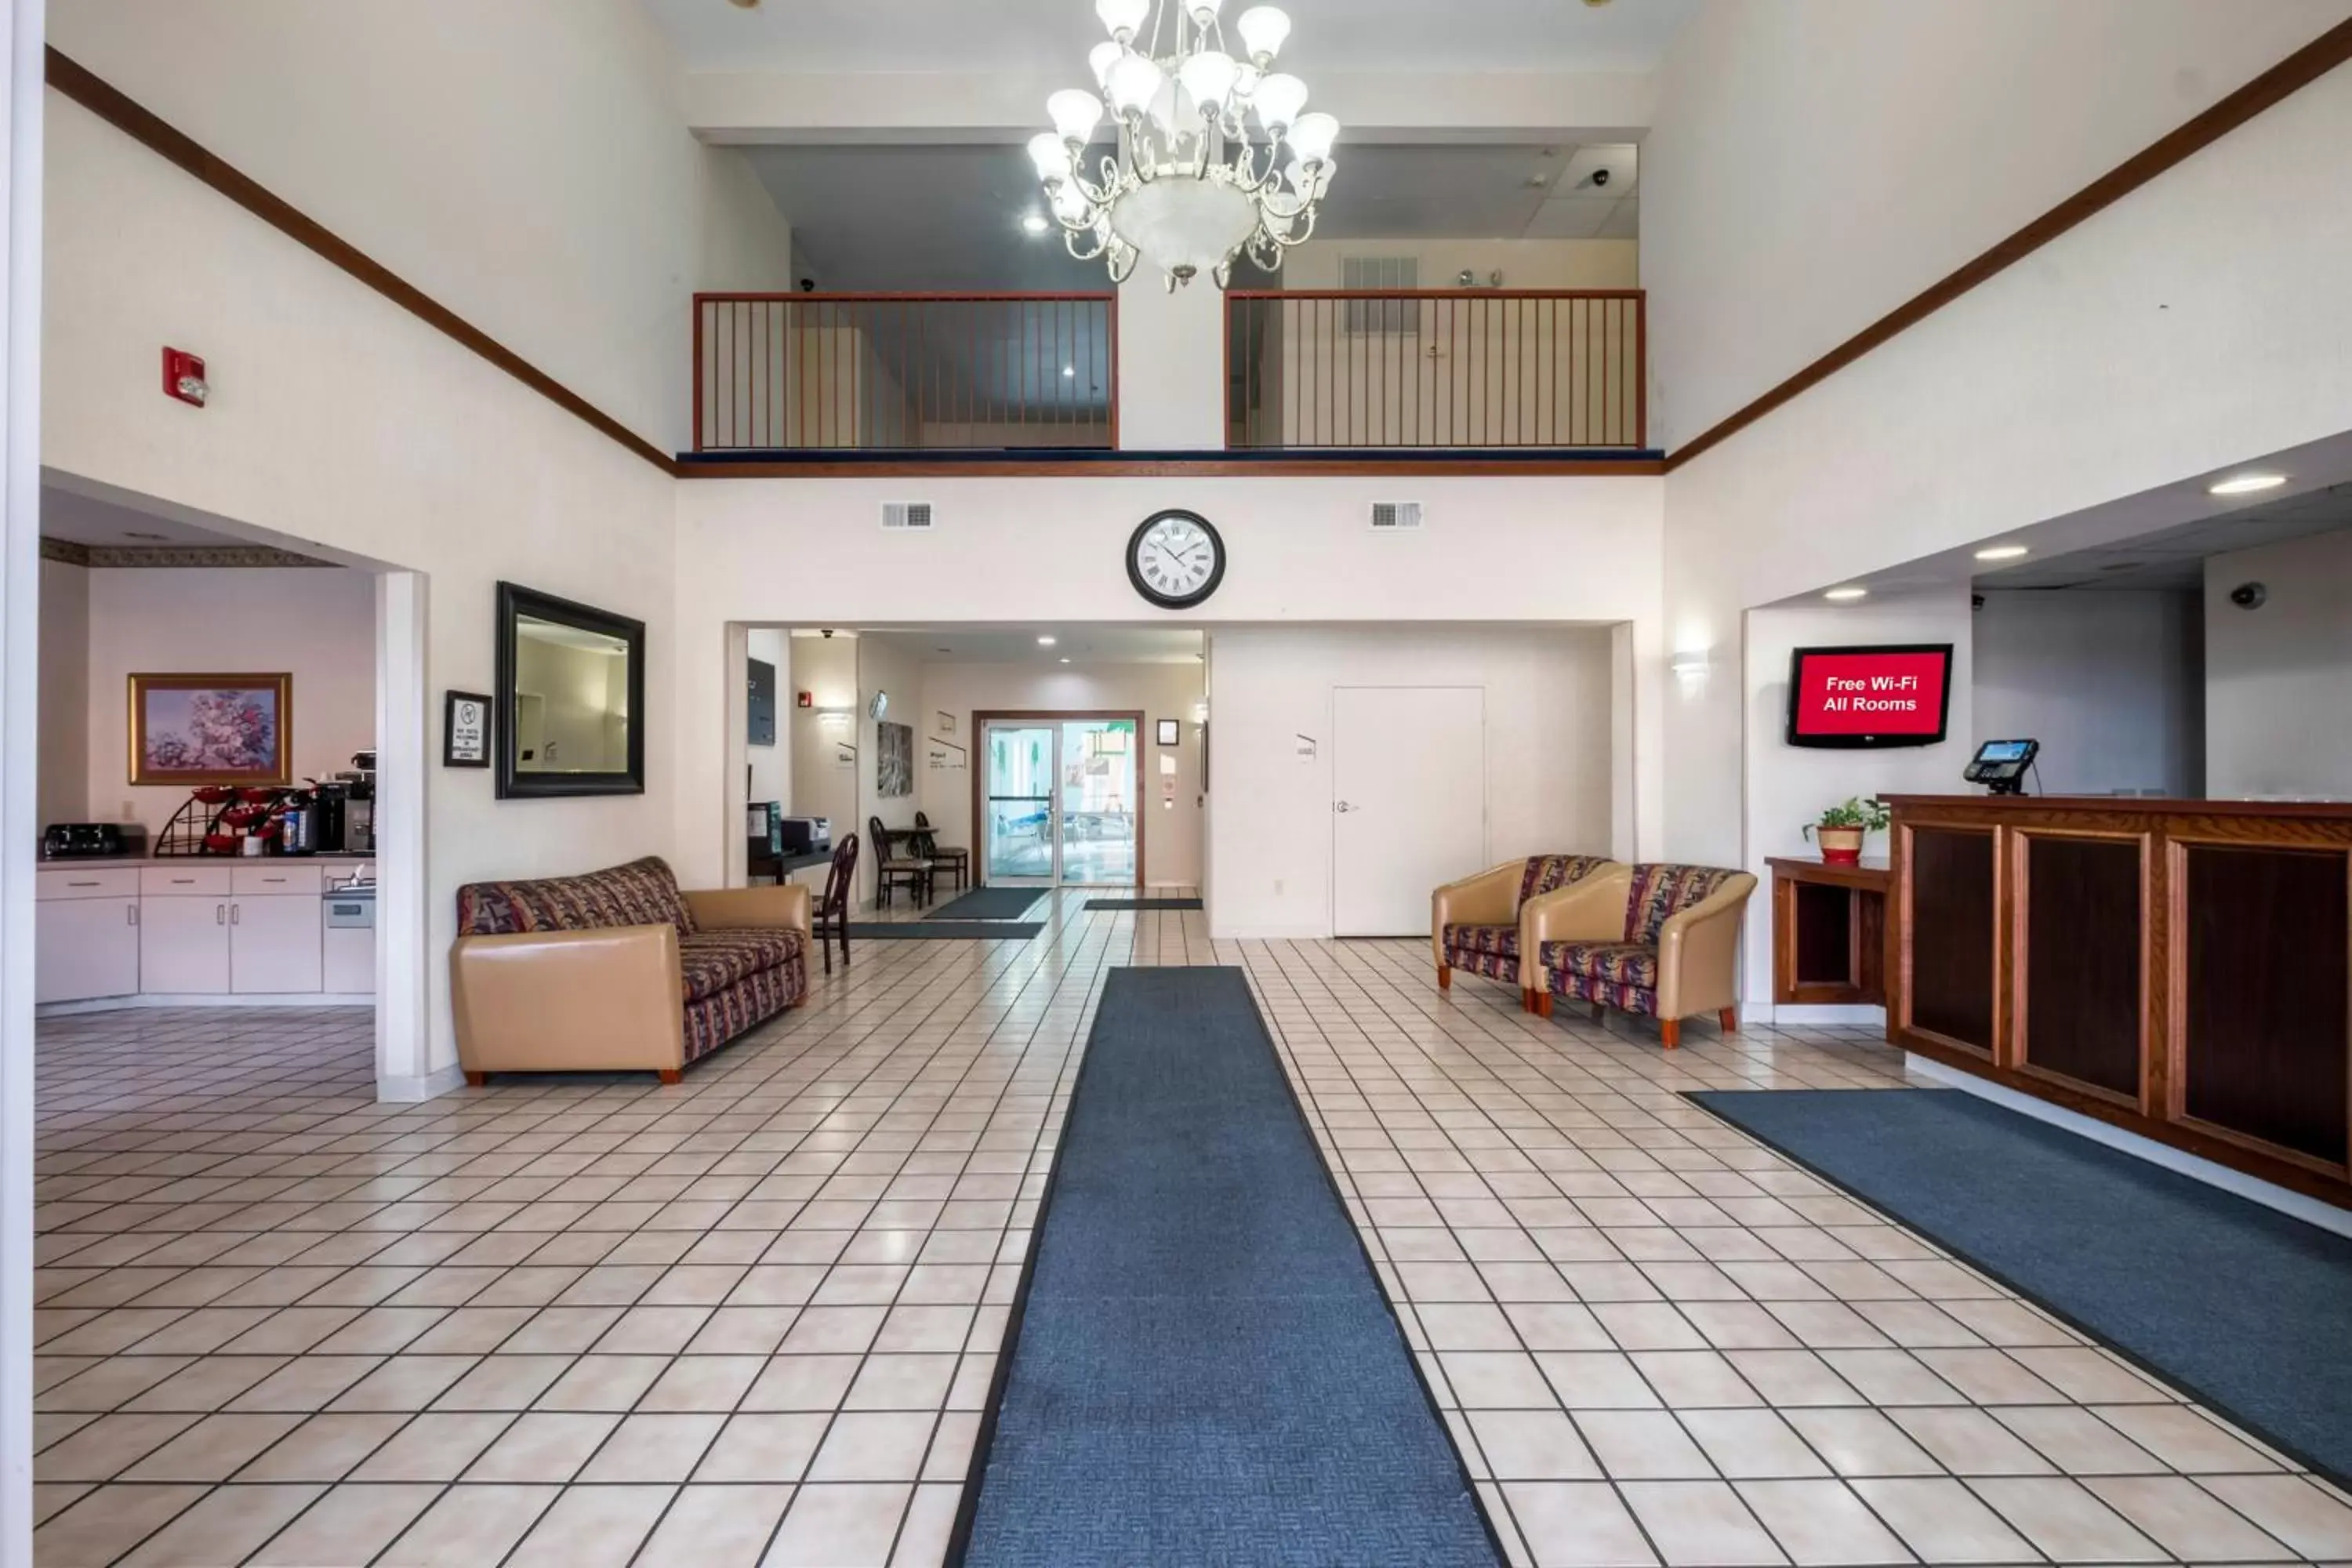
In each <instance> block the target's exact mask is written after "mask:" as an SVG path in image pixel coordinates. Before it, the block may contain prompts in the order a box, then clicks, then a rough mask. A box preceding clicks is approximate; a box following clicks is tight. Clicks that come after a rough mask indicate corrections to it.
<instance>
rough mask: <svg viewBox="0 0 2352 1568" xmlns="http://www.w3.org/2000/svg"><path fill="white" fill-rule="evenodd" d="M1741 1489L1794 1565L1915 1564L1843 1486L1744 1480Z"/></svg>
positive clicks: (1837, 1567) (1825, 1567) (1839, 1567)
mask: <svg viewBox="0 0 2352 1568" xmlns="http://www.w3.org/2000/svg"><path fill="white" fill-rule="evenodd" d="M1737 1489H1738V1493H1739V1495H1740V1498H1741V1499H1742V1500H1744V1501H1745V1502H1746V1503H1747V1504H1748V1508H1749V1509H1750V1510H1753V1511H1754V1512H1755V1515H1756V1517H1757V1519H1758V1520H1759V1521H1761V1522H1762V1523H1763V1525H1764V1527H1765V1528H1766V1529H1767V1530H1769V1531H1771V1532H1772V1536H1773V1539H1774V1540H1775V1541H1777V1542H1779V1543H1780V1548H1781V1550H1782V1551H1784V1552H1787V1553H1788V1555H1789V1559H1790V1562H1792V1563H1799V1564H1802V1565H1806V1568H1844V1565H1848V1564H1857V1565H1858V1564H1864V1563H1912V1562H1916V1561H1917V1559H1916V1558H1914V1557H1913V1556H1912V1555H1911V1553H1910V1552H1907V1551H1906V1550H1905V1549H1904V1546H1903V1543H1902V1542H1900V1541H1898V1540H1897V1539H1895V1534H1894V1532H1893V1531H1889V1530H1888V1529H1887V1528H1886V1526H1885V1524H1884V1523H1882V1522H1881V1521H1879V1519H1878V1517H1877V1516H1876V1515H1874V1514H1873V1513H1872V1512H1871V1511H1870V1510H1869V1509H1868V1507H1866V1506H1865V1505H1864V1503H1863V1501H1862V1500H1861V1499H1860V1498H1858V1497H1856V1496H1855V1495H1854V1494H1853V1491H1852V1490H1851V1489H1849V1488H1848V1487H1847V1486H1846V1484H1845V1483H1844V1482H1843V1481H1822V1480H1812V1481H1805V1480H1796V1481H1741V1482H1739V1483H1738V1487H1737Z"/></svg>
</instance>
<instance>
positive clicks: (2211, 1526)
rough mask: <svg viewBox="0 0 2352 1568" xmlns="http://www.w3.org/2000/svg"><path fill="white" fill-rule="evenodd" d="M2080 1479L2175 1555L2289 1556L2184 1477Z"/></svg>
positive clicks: (2257, 1559)
mask: <svg viewBox="0 0 2352 1568" xmlns="http://www.w3.org/2000/svg"><path fill="white" fill-rule="evenodd" d="M2083 1484H2084V1486H2086V1487H2088V1488H2089V1489H2091V1490H2092V1491H2094V1492H2095V1493H2097V1494H2098V1496H2099V1497H2100V1499H2101V1500H2104V1501H2105V1503H2106V1504H2107V1506H2109V1507H2110V1508H2113V1509H2114V1510H2116V1512H2118V1513H2121V1514H2122V1515H2123V1516H2124V1517H2125V1518H2126V1519H2128V1520H2130V1521H2132V1522H2133V1523H2134V1524H2136V1525H2137V1526H2139V1528H2140V1529H2141V1530H2143V1531H2146V1532H2147V1534H2149V1535H2150V1536H2153V1537H2154V1538H2155V1540H2156V1542H2157V1544H2158V1545H2159V1546H2161V1547H2163V1548H2164V1549H2165V1550H2166V1551H2168V1552H2172V1553H2174V1554H2175V1555H2176V1556H2179V1557H2183V1558H2187V1559H2189V1560H2192V1561H2196V1562H2201V1563H2271V1562H2278V1561H2282V1560H2284V1559H2285V1558H2288V1557H2290V1556H2292V1555H2293V1553H2292V1552H2289V1551H2288V1550H2287V1549H2286V1548H2285V1547H2284V1546H2282V1545H2281V1544H2280V1543H2279V1542H2278V1541H2277V1540H2276V1539H2275V1538H2273V1537H2272V1536H2270V1535H2267V1534H2265V1533H2264V1532H2263V1531H2260V1530H2258V1529H2256V1528H2255V1527H2254V1526H2253V1525H2252V1524H2250V1523H2248V1522H2247V1521H2245V1519H2244V1518H2243V1517H2242V1516H2241V1515H2239V1514H2238V1513H2236V1512H2235V1511H2233V1510H2231V1509H2230V1508H2228V1507H2226V1506H2225V1505H2224V1504H2222V1503H2221V1501H2220V1500H2218V1499H2217V1498H2215V1497H2214V1496H2213V1495H2212V1494H2211V1493H2210V1492H2207V1491H2204V1490H2202V1489H2200V1488H2199V1487H2198V1485H2197V1483H2196V1482H2194V1481H2191V1480H2189V1479H2187V1478H2185V1477H2181V1476H2101V1477H2095V1478H2094V1479H2089V1480H2086V1481H2084V1483H2083Z"/></svg>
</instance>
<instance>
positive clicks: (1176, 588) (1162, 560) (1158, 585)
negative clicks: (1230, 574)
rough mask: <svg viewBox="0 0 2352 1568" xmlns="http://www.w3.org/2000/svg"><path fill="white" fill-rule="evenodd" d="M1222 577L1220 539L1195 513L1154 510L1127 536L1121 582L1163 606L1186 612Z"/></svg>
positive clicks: (1223, 560)
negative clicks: (1128, 584) (1124, 570)
mask: <svg viewBox="0 0 2352 1568" xmlns="http://www.w3.org/2000/svg"><path fill="white" fill-rule="evenodd" d="M1224 578H1225V542H1224V541H1223V539H1222V538H1220V537H1218V534H1217V531H1216V529H1215V528H1214V527H1213V526H1212V525H1211V523H1210V521H1209V520H1208V519H1207V518H1205V517H1202V515H1201V514H1200V513H1198V512H1192V511H1183V510H1177V509H1174V508H1171V509H1170V510H1166V511H1155V512H1153V513H1152V514H1151V515H1150V517H1147V518H1145V519H1144V520H1143V521H1142V522H1141V523H1140V524H1139V526H1138V527H1137V528H1136V531H1134V532H1133V533H1132V534H1130V535H1129V536H1128V541H1127V580H1128V581H1129V582H1130V583H1132V584H1135V591H1136V592H1137V593H1139V594H1140V595H1143V596H1144V597H1145V598H1146V599H1149V600H1150V601H1151V603H1153V604H1155V605H1159V606H1160V608H1161V609H1163V610H1189V609H1191V608H1192V606H1193V605H1197V604H1199V603H1200V602H1201V601H1202V600H1203V599H1205V598H1207V597H1208V596H1209V595H1212V594H1213V593H1215V592H1216V591H1217V584H1220V583H1222V582H1223V581H1224Z"/></svg>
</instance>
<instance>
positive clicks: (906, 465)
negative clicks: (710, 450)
mask: <svg viewBox="0 0 2352 1568" xmlns="http://www.w3.org/2000/svg"><path fill="white" fill-rule="evenodd" d="M676 471H677V477H678V478H679V479H1331V478H1335V477H1336V478H1350V479H1447V478H1451V479H1497V478H1523V479H1538V478H1559V477H1561V476H1574V477H1577V478H1580V479H1600V478H1605V479H1622V478H1625V477H1626V476H1628V475H1648V476H1652V477H1654V476H1656V475H1659V474H1663V473H1664V472H1665V471H1666V465H1665V463H1664V460H1663V459H1662V458H1659V457H1658V456H1657V455H1655V454H1647V455H1643V456H1637V457H1625V458H1613V457H1612V458H1557V457H1555V458H1507V457H1489V456H1487V455H1486V454H1483V453H1481V454H1473V455H1471V456H1470V457H1468V458H1392V457H1375V456H1371V455H1370V454H1367V455H1366V456H1363V457H1360V458H1347V457H1336V456H1335V457H1316V458H1297V457H1294V456H1288V455H1285V454H1281V453H1267V454H1265V455H1263V456H1260V457H1255V458H1253V457H1251V456H1249V455H1247V454H1245V453H1239V452H1223V451H1202V452H1199V453H1180V452H1155V453H1149V454H1143V453H1139V454H1137V455H1135V456H1132V457H1124V456H1121V455H1120V454H1118V453H1117V452H1105V451H1091V450H1090V451H1084V452H1076V453H1068V454H1060V455H1055V456H1050V457H1041V456H1037V455H1034V454H1030V455H1024V454H1022V453H1020V452H1017V451H1013V452H1004V453H986V452H957V453H942V454H941V455H940V456H938V457H932V458H921V457H910V456H908V454H906V453H903V452H892V453H887V454H877V456H875V457H872V458H861V457H858V456H856V454H854V453H840V454H835V453H827V454H825V455H824V457H821V458H812V459H809V460H806V461H803V460H799V459H784V460H777V459H763V458H726V457H717V458H714V457H710V456H709V455H704V456H701V457H697V458H688V460H687V461H684V462H681V463H679V464H678V465H677V470H676Z"/></svg>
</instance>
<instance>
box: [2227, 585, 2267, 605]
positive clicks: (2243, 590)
mask: <svg viewBox="0 0 2352 1568" xmlns="http://www.w3.org/2000/svg"><path fill="white" fill-rule="evenodd" d="M2270 596H2271V591H2270V589H2268V588H2267V587H2265V586H2263V584H2260V583H2241V584H2238V585H2237V586H2236V587H2234V588H2232V589H2231V590H2230V603H2231V604H2233V605H2237V606H2238V608H2240V609H2242V610H2259V609H2261V608H2262V607H2263V605H2265V604H2267V603H2269V601H2270Z"/></svg>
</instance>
